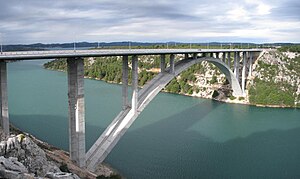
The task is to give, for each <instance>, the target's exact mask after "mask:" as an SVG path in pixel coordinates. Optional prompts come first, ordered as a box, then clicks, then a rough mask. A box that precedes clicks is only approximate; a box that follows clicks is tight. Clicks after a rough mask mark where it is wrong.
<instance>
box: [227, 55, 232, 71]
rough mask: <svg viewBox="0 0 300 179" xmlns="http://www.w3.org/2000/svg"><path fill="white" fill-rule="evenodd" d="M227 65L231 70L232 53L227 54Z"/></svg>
mask: <svg viewBox="0 0 300 179" xmlns="http://www.w3.org/2000/svg"><path fill="white" fill-rule="evenodd" d="M227 65H228V66H229V68H230V66H231V61H230V52H228V54H227Z"/></svg>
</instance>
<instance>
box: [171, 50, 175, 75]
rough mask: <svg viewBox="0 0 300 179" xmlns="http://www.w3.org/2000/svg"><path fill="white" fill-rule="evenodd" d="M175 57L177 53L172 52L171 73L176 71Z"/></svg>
mask: <svg viewBox="0 0 300 179" xmlns="http://www.w3.org/2000/svg"><path fill="white" fill-rule="evenodd" d="M174 59H175V55H174V54H171V55H170V73H171V74H174V73H175V62H174Z"/></svg>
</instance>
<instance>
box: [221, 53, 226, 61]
mask: <svg viewBox="0 0 300 179" xmlns="http://www.w3.org/2000/svg"><path fill="white" fill-rule="evenodd" d="M222 57H223V60H222V61H223V62H224V63H226V53H225V52H223V53H222Z"/></svg>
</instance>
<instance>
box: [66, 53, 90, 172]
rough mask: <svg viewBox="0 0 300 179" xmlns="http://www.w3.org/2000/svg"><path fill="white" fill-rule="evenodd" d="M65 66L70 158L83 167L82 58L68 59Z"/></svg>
mask: <svg viewBox="0 0 300 179" xmlns="http://www.w3.org/2000/svg"><path fill="white" fill-rule="evenodd" d="M67 65H68V97H69V150H70V158H71V160H73V161H75V162H76V164H77V165H78V166H79V167H85V165H86V163H85V112H84V107H85V106H84V63H83V59H82V58H78V59H77V58H76V59H75V58H69V59H68V60H67Z"/></svg>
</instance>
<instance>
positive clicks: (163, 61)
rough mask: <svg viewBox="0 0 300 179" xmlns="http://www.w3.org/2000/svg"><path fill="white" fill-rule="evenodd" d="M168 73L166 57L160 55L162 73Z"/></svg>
mask: <svg viewBox="0 0 300 179" xmlns="http://www.w3.org/2000/svg"><path fill="white" fill-rule="evenodd" d="M165 71H166V56H165V55H160V72H161V73H164V72H165Z"/></svg>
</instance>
